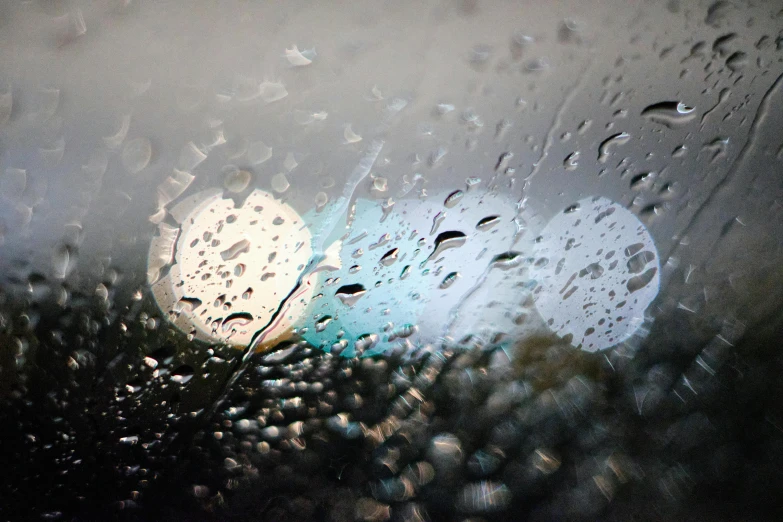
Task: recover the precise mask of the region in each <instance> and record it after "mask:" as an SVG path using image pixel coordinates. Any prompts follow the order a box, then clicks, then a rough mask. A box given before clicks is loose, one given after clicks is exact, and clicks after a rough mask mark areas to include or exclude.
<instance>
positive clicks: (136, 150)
mask: <svg viewBox="0 0 783 522" xmlns="http://www.w3.org/2000/svg"><path fill="white" fill-rule="evenodd" d="M151 158H152V143H150V140H149V139H147V138H136V139H135V140H131V141H129V142H128V143H126V144H125V147H124V148H123V149H122V155H121V159H122V165H123V166H124V167H125V169H126V170H127V171H128V172H130V173H131V174H138V173H139V172H141V171H142V170H144V168H145V167H146V166H147V165H148V164H149V162H150V159H151Z"/></svg>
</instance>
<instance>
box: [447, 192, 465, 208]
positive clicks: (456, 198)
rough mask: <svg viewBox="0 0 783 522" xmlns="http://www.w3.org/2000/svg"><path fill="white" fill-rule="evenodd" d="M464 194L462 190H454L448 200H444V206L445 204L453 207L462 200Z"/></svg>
mask: <svg viewBox="0 0 783 522" xmlns="http://www.w3.org/2000/svg"><path fill="white" fill-rule="evenodd" d="M464 195H465V193H464V192H462V191H461V190H455V191H454V192H452V193H451V194H449V195H448V197H446V200H445V201H444V202H443V206H445V207H446V208H452V207H453V206H455V205H456V204H457V203H459V202H460V200H461V199H462V197H463V196H464Z"/></svg>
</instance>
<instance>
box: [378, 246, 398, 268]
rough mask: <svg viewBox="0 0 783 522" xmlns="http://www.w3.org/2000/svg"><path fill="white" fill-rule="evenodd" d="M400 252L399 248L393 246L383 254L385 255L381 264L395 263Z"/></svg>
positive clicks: (389, 264)
mask: <svg viewBox="0 0 783 522" xmlns="http://www.w3.org/2000/svg"><path fill="white" fill-rule="evenodd" d="M399 252H400V249H399V248H393V249H391V250H389V251H388V252H386V253H385V254H383V257H381V261H380V262H381V264H382V265H383V266H391V265H392V264H394V262H395V261H397V254H398V253H399Z"/></svg>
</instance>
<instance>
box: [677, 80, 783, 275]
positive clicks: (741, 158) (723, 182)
mask: <svg viewBox="0 0 783 522" xmlns="http://www.w3.org/2000/svg"><path fill="white" fill-rule="evenodd" d="M781 84H783V73H781V74H780V75H778V77H777V78H775V81H774V82H772V85H770V87H769V89H767V92H765V93H764V96H762V98H761V102H759V106H758V108H757V109H756V115H755V116H754V118H753V123H751V125H750V130H749V131H748V138H747V139H746V140H745V144H744V145H743V146H742V150H741V151H740V153H739V154H737V156H736V158H734V162H732V164H731V166H730V167H729V168H728V169H727V170H726V174H725V175H724V176H723V177H722V178H721V179H720V181H718V182H717V183H716V184H715V186H714V187H713V189H712V190H711V191H710V193H709V194H708V195H707V197H706V198H705V199H704V202H703V203H702V204H701V205H699V208H698V209H697V210H696V212H694V214H693V216H691V219H690V220H688V224H687V225H685V228H683V229H682V230H681V231H680V233H679V234H678V236H679V237H684V236H686V235H687V234H688V232H690V230H691V229H692V228H693V226H694V224H695V223H696V221H697V220H698V219H699V217H700V216H701V214H702V213H703V212H704V210H705V209H707V208H708V207H711V205H710V203H712V200H713V199H715V196H717V195H718V193H719V192H721V191H722V190H723V189H724V188H725V187H726V186H727V185H728V184H729V182H730V181H731V179H732V178H733V177H734V174H735V173H736V171H737V170H738V169H739V167H740V166H741V165H742V164H743V163H744V162H745V158H747V156H748V153H749V152H750V151H751V149H753V144H754V143H755V141H756V135H757V133H758V130H759V127H760V126H761V123H762V122H763V121H764V119H765V118H766V115H767V114H768V113H769V110H770V106H771V105H772V102H771V99H772V95H773V94H774V93H775V91H777V90H778V89H779V88H780V86H781ZM753 181H755V177H754V179H753ZM752 184H753V183H752V182H751V183H750V184H749V185H748V186H752ZM678 246H679V242H675V243H674V244H673V245H672V246H671V247H669V251H668V252H667V254H666V256H665V257H664V258H663V259H662V262H661V266H664V265H665V264H666V263H668V261H669V258H670V257H671V256H672V255H674V254H675V253H676V252H677V250H678Z"/></svg>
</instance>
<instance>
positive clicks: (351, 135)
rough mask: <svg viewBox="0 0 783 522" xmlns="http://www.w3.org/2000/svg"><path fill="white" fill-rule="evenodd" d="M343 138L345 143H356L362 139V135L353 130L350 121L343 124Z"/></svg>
mask: <svg viewBox="0 0 783 522" xmlns="http://www.w3.org/2000/svg"><path fill="white" fill-rule="evenodd" d="M343 138H345V143H358V142H360V141H362V137H361V136H359V135H358V134H356V133H355V132H354V131H353V129H352V128H351V124H350V123H349V124H348V125H346V126H345V130H344V131H343Z"/></svg>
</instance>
